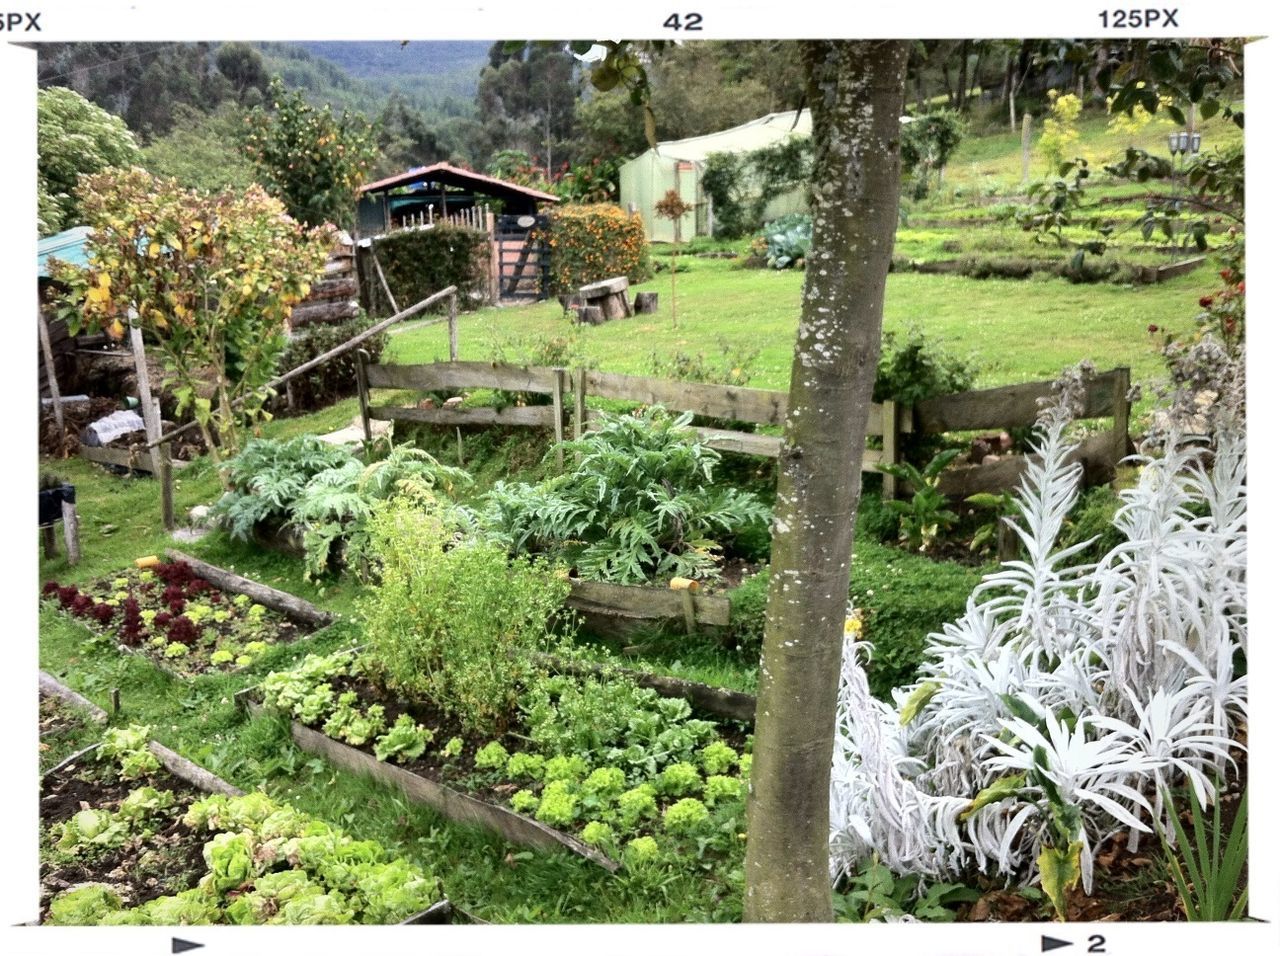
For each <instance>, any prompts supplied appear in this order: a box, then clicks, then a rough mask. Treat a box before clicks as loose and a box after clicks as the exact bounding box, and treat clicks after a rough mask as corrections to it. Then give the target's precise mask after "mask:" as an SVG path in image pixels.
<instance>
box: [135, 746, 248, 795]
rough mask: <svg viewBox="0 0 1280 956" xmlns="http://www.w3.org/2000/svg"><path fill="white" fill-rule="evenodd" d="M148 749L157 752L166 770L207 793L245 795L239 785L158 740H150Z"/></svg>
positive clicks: (156, 754) (157, 757)
mask: <svg viewBox="0 0 1280 956" xmlns="http://www.w3.org/2000/svg"><path fill="white" fill-rule="evenodd" d="M147 749H148V750H150V751H151V752H152V753H153V754H155V756H156V759H157V760H159V761H160V764H161V766H163V767H164V769H165V770H168V771H169V772H170V773H171V774H173V775H174V776H175V777H178V778H180V779H182V780H185V781H187V783H190V784H193V785H194V786H197V787H199V788H200V789H201V790H203V791H205V792H206V793H221V794H224V795H225V796H228V797H242V796H244V791H243V790H241V789H240V788H239V787H233V786H231V784H229V783H227V782H226V781H225V780H223V779H222V778H221V777H219V776H216V775H215V774H212V773H210V772H209V771H208V770H205V769H204V767H201V766H200V765H199V764H195V763H192V762H191V761H190V760H188V759H187V758H186V757H184V756H182V754H180V753H177V752H175V751H172V750H170V749H169V748H168V747H166V746H165V745H164V744H162V743H159V742H158V741H155V740H150V741H148V742H147Z"/></svg>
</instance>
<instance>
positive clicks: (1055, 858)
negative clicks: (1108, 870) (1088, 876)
mask: <svg viewBox="0 0 1280 956" xmlns="http://www.w3.org/2000/svg"><path fill="white" fill-rule="evenodd" d="M1083 850H1084V844H1083V843H1081V842H1080V841H1078V840H1077V841H1076V842H1074V843H1072V844H1071V845H1070V846H1068V847H1067V848H1066V849H1065V850H1060V849H1058V848H1057V847H1053V846H1046V847H1045V848H1044V849H1042V850H1041V851H1040V856H1039V857H1038V858H1037V860H1036V863H1037V865H1038V866H1039V867H1040V886H1041V887H1042V888H1043V889H1044V892H1045V895H1046V896H1047V897H1049V902H1051V903H1052V904H1053V909H1054V911H1055V912H1056V913H1057V914H1058V919H1059V920H1061V921H1062V922H1066V919H1067V891H1068V890H1070V889H1073V888H1075V886H1076V885H1077V884H1078V883H1079V882H1080V854H1081V853H1082V852H1083Z"/></svg>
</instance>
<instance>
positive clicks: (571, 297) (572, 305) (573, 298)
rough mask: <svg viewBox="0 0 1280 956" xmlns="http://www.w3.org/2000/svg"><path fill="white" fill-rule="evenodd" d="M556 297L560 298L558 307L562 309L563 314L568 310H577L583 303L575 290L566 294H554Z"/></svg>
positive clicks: (568, 311) (566, 313)
mask: <svg viewBox="0 0 1280 956" xmlns="http://www.w3.org/2000/svg"><path fill="white" fill-rule="evenodd" d="M556 298H557V299H559V300H560V308H562V309H564V314H565V315H568V314H569V313H570V312H577V311H578V310H579V309H580V308H582V305H583V302H582V296H581V295H579V294H578V293H577V292H572V293H570V294H568V295H559V296H556Z"/></svg>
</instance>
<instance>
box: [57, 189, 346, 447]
mask: <svg viewBox="0 0 1280 956" xmlns="http://www.w3.org/2000/svg"><path fill="white" fill-rule="evenodd" d="M80 200H81V204H82V207H83V210H84V215H85V220H86V222H87V223H88V224H89V225H90V226H92V227H93V233H92V235H91V237H90V238H89V240H88V253H89V267H88V268H87V269H80V268H77V267H74V266H69V265H64V266H63V267H61V268H59V269H57V277H58V278H59V279H60V280H61V281H62V282H64V283H65V284H66V286H67V293H66V296H65V298H64V308H63V310H62V311H63V314H64V316H65V317H66V318H67V320H68V323H69V325H70V326H71V329H72V333H73V334H78V333H79V331H80V330H81V329H82V328H86V327H87V328H89V329H92V330H106V331H107V332H108V334H110V335H112V336H113V337H115V338H121V337H122V336H123V335H124V333H125V329H126V326H127V325H128V324H130V323H133V324H136V325H137V326H138V327H140V328H141V329H142V331H143V332H144V333H145V334H147V335H148V336H150V337H152V338H153V340H154V342H155V347H156V348H157V349H158V350H159V353H160V355H161V356H162V358H163V360H164V364H165V367H166V369H167V371H168V373H169V375H170V377H171V384H172V385H173V386H174V391H175V394H176V395H177V397H178V411H179V413H182V412H183V411H185V410H187V409H191V410H192V411H193V412H194V415H195V418H196V421H197V422H198V423H199V425H200V430H201V434H202V435H203V436H204V439H205V443H206V444H207V446H208V447H209V450H210V454H211V455H212V457H213V459H214V461H215V462H217V461H221V455H222V454H226V453H234V452H235V450H236V449H237V448H238V447H239V445H240V435H241V430H242V428H243V425H244V423H245V422H246V421H252V420H253V419H254V418H255V417H256V416H257V415H259V414H263V412H262V404H263V402H264V401H265V399H266V398H267V397H268V396H267V395H266V394H264V393H262V392H261V391H259V389H260V388H261V386H263V385H264V384H266V383H267V382H268V381H270V379H271V378H272V376H273V375H274V374H275V372H276V366H277V363H278V361H279V359H280V356H281V354H282V353H283V351H284V348H285V345H286V338H285V321H286V320H287V319H288V317H289V313H290V312H291V310H292V308H293V306H294V304H296V303H297V302H299V301H301V300H302V299H303V298H304V297H305V296H306V295H307V293H308V292H309V291H310V283H311V282H312V281H314V280H315V279H316V278H318V277H320V276H322V275H323V272H324V261H325V256H326V254H327V252H328V248H329V245H330V241H329V238H328V237H327V235H326V234H325V232H323V231H322V230H319V229H312V230H309V231H308V230H306V229H304V228H303V226H302V225H301V224H300V223H297V222H294V221H293V220H292V219H290V218H289V217H288V216H286V215H284V206H283V205H281V203H280V201H279V200H276V199H273V198H271V197H270V196H268V195H267V194H266V193H265V192H264V191H263V189H262V187H260V186H257V185H255V186H251V187H250V188H249V189H247V190H245V191H244V192H233V191H226V192H223V193H219V194H217V195H214V196H208V195H205V194H202V193H198V192H194V191H192V190H187V189H183V188H182V187H181V186H179V185H178V183H176V182H175V181H174V180H172V179H161V178H158V177H156V176H153V175H151V174H150V173H147V172H146V171H144V170H142V169H139V168H133V169H129V170H118V169H117V170H107V171H104V172H101V173H97V174H94V175H92V176H86V177H84V180H83V182H82V183H81V188H80Z"/></svg>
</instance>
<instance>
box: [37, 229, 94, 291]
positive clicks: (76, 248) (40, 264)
mask: <svg viewBox="0 0 1280 956" xmlns="http://www.w3.org/2000/svg"><path fill="white" fill-rule="evenodd" d="M91 232H93V230H92V229H90V228H89V227H88V226H76V227H75V228H74V229H67V230H65V231H63V232H60V233H58V234H57V235H53V236H46V237H45V238H44V239H41V240H40V242H39V244H38V245H37V246H36V274H37V275H38V276H39V277H40V278H41V279H48V278H49V260H50V259H60V260H61V261H63V262H69V263H71V264H72V265H74V266H82V267H84V266H88V265H89V254H88V252H87V251H86V249H85V242H86V241H87V240H88V238H89V233H91Z"/></svg>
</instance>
